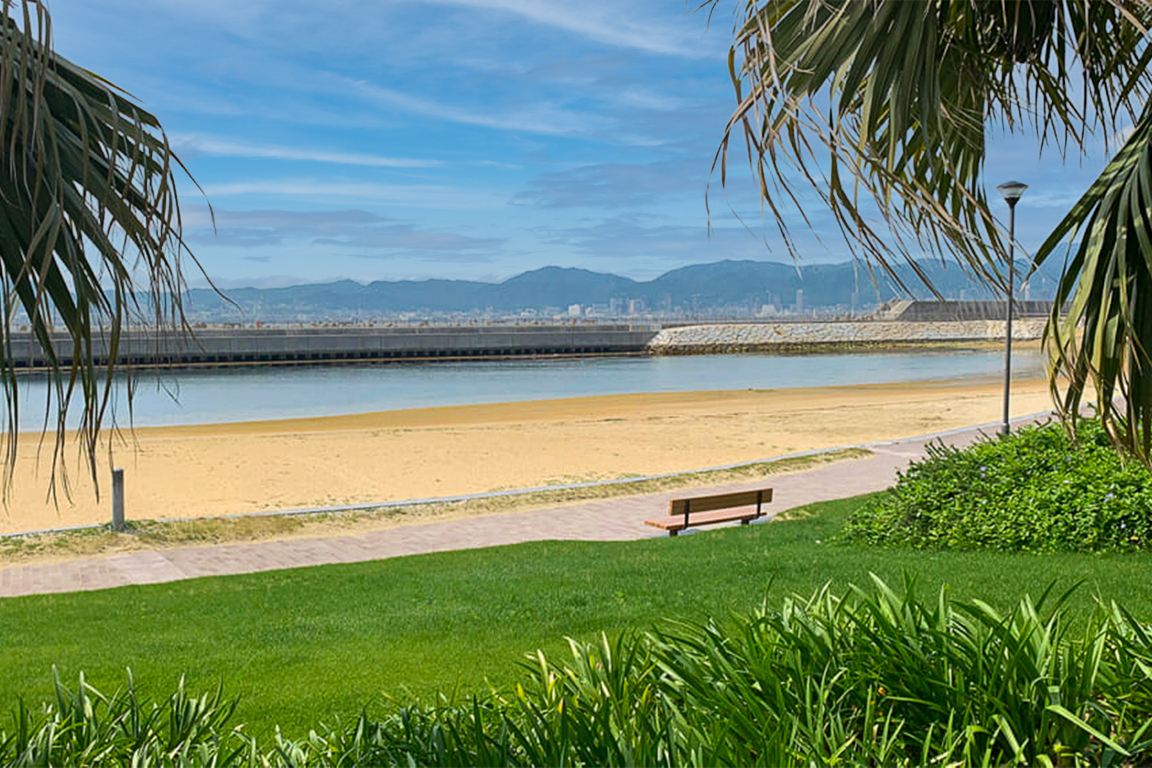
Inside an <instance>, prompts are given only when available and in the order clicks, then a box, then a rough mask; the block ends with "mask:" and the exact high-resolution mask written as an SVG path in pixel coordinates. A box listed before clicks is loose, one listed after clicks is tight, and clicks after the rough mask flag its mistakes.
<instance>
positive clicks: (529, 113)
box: [346, 80, 603, 136]
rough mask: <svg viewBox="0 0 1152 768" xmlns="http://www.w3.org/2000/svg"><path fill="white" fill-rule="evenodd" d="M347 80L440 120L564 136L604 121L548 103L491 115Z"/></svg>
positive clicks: (388, 101)
mask: <svg viewBox="0 0 1152 768" xmlns="http://www.w3.org/2000/svg"><path fill="white" fill-rule="evenodd" d="M346 82H348V83H349V85H350V86H351V87H352V88H354V89H355V90H356V91H358V92H359V93H360V94H361V95H363V96H365V97H367V98H369V99H370V100H372V101H375V102H377V103H379V104H383V105H386V106H390V107H394V108H397V109H402V110H404V111H405V112H412V113H415V114H419V115H425V116H427V117H434V118H437V119H440V120H448V121H451V122H456V123H465V124H468V125H479V126H483V127H485V128H495V129H497V130H505V131H506V130H511V131H525V132H528V133H542V134H547V135H552V136H565V135H573V134H582V133H588V132H590V131H591V130H593V129H594V128H596V127H599V126H601V125H602V124H603V120H599V119H597V118H596V117H594V116H592V115H587V114H581V113H579V112H572V111H570V110H564V109H558V108H556V107H554V106H552V105H550V104H547V103H540V104H535V105H533V106H532V107H530V108H527V109H523V108H519V109H511V110H505V111H502V112H500V113H499V114H492V113H484V112H476V111H471V110H466V109H462V108H461V107H460V106H459V105H458V104H443V103H440V102H436V101H431V100H429V99H424V98H421V97H419V96H412V95H411V94H407V93H402V92H400V91H397V90H394V89H392V88H385V87H383V86H379V85H375V84H373V83H369V82H366V81H364V80H347V81H346Z"/></svg>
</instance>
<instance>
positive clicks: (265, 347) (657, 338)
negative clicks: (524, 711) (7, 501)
mask: <svg viewBox="0 0 1152 768" xmlns="http://www.w3.org/2000/svg"><path fill="white" fill-rule="evenodd" d="M1045 321H1046V319H1045V318H1021V319H1020V320H1018V321H1016V322H1015V323H1014V325H1013V334H1012V335H1013V337H1014V338H1017V339H1037V338H1039V337H1040V334H1041V333H1042V332H1043V329H1044V324H1045ZM1003 338H1004V322H1003V321H1002V320H964V321H946V322H902V321H881V320H858V321H839V322H769V323H713V324H704V325H689V326H680V327H674V328H665V329H663V330H659V331H657V329H656V328H655V327H654V326H645V325H640V326H629V325H586V326H573V325H552V326H531V325H524V326H515V325H508V326H460V327H453V326H441V327H434V326H429V327H401V328H396V327H392V328H385V327H381V328H373V327H367V328H311V327H297V328H236V329H218V328H209V329H197V330H196V331H195V335H194V336H192V337H186V336H183V337H182V336H171V335H169V336H161V335H158V334H156V333H155V332H154V331H151V330H139V329H136V330H133V331H131V332H129V333H127V334H126V335H125V336H124V338H122V339H121V341H120V345H119V347H118V348H117V349H116V350H115V352H114V353H113V350H112V349H111V348H110V345H109V343H108V340H107V339H98V340H97V341H96V343H95V344H94V347H93V350H92V354H93V357H94V358H95V360H96V364H97V365H104V364H105V363H106V362H107V361H108V359H109V358H110V357H112V356H113V354H114V356H115V358H116V362H117V365H120V366H164V367H183V366H219V365H261V364H273V365H274V364H281V365H284V364H299V363H318V364H324V363H330V364H335V363H350V362H374V361H376V362H387V361H401V360H451V359H455V360H467V359H485V358H488V359H491V358H506V357H545V356H553V355H556V356H562V355H639V354H657V355H668V354H700V353H706V352H751V351H765V352H771V351H779V352H786V351H794V350H804V349H810V348H819V347H828V348H835V347H848V348H852V347H867V346H891V345H898V344H916V343H931V342H950V341H988V340H997V339H1003ZM54 343H55V345H56V352H57V355H58V357H59V358H60V361H61V363H62V364H63V365H65V366H67V365H69V364H70V363H71V360H72V354H73V353H72V346H71V342H70V341H69V340H68V338H67V337H66V336H64V335H63V334H56V336H55V337H54ZM10 349H11V352H10V354H11V358H12V360H13V361H14V363H15V365H16V367H17V368H20V369H24V370H36V369H38V368H43V367H44V366H45V360H44V356H43V353H42V352H41V351H40V348H39V346H38V345H37V344H36V343H35V340H34V339H33V338H32V336H31V335H30V334H28V333H16V334H13V336H12V339H11V345H10Z"/></svg>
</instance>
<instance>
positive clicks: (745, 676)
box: [0, 580, 1152, 768]
mask: <svg viewBox="0 0 1152 768" xmlns="http://www.w3.org/2000/svg"><path fill="white" fill-rule="evenodd" d="M1049 597H1050V596H1049V595H1047V594H1045V595H1044V596H1042V597H1041V599H1040V600H1038V601H1036V602H1033V601H1031V600H1029V599H1024V600H1023V601H1021V602H1020V604H1019V605H1018V606H1017V607H1016V608H1015V609H1013V610H1011V611H1009V612H1008V613H1004V614H1001V613H998V612H997V611H995V610H994V609H992V608H990V607H989V606H987V605H986V604H984V603H982V602H979V601H972V602H957V601H953V600H951V599H949V597H948V595H947V592H946V591H941V593H940V594H939V595H937V596H936V597H935V598H934V599H930V600H927V601H923V600H920V599H918V598H917V597H916V595H915V592H914V590H913V589H912V588H911V585H909V584H906V585H905V589H904V591H903V593H902V594H897V593H896V592H895V591H894V590H892V589H890V588H889V587H888V586H887V585H885V584H884V583H882V582H880V581H879V580H876V581H875V584H874V586H873V588H872V589H869V590H861V589H855V588H853V589H852V591H850V592H849V594H848V595H847V596H845V597H843V598H841V597H837V596H835V595H833V594H832V593H831V592H830V591H829V590H828V589H827V588H825V589H824V590H821V591H820V592H818V593H817V594H816V595H815V596H813V597H812V598H810V599H800V598H792V599H790V600H786V601H785V602H784V605H783V607H782V608H781V609H780V610H775V611H767V610H763V611H760V612H757V613H754V614H753V615H751V616H748V617H744V618H740V619H734V620H732V621H729V622H726V623H717V622H709V623H704V624H695V623H679V624H670V625H668V626H667V627H666V628H665V629H663V630H661V631H656V632H650V633H646V634H633V635H624V636H621V637H619V638H617V639H615V640H608V639H607V638H602V639H601V640H600V642H598V643H590V644H582V643H575V642H573V643H572V644H571V650H572V656H571V659H570V660H568V661H567V662H566V663H563V664H555V663H553V662H551V661H550V660H548V659H547V658H545V657H544V656H543V655H540V654H537V655H535V656H533V657H531V658H530V659H529V661H528V662H527V663H526V665H525V667H524V676H523V679H522V681H521V683H520V684H519V685H517V686H516V687H515V688H514V689H513V690H511V691H508V692H503V693H493V694H492V695H490V696H488V697H486V698H483V699H473V700H472V701H470V702H468V703H466V704H459V703H455V702H452V701H449V700H443V701H441V702H440V703H439V704H438V705H435V706H412V707H404V708H400V709H397V710H395V711H393V712H392V713H391V714H389V715H388V716H386V717H384V718H382V719H379V720H374V719H371V718H369V717H367V716H361V717H359V718H357V719H356V720H354V721H352V722H350V723H347V724H345V725H341V724H339V723H338V724H336V725H334V726H330V727H323V726H322V727H318V728H317V729H315V730H314V731H312V732H311V733H310V734H309V735H308V736H307V737H306V738H303V739H299V740H295V741H293V740H290V739H286V738H283V737H282V736H280V734H276V735H275V736H274V737H273V739H272V740H271V742H270V743H268V744H265V745H262V746H261V745H259V744H258V743H257V741H256V740H255V739H252V738H250V737H248V736H245V735H243V733H242V732H241V730H240V729H238V728H229V727H228V719H229V717H230V715H231V707H230V705H229V704H228V703H227V702H225V701H223V700H222V699H221V698H220V696H219V694H217V695H215V696H207V697H201V698H199V699H195V698H191V697H188V696H187V695H185V694H184V693H183V691H182V690H181V691H178V692H177V694H175V695H174V696H172V697H171V698H169V699H168V700H167V701H166V702H165V703H163V704H149V703H146V702H143V701H142V700H140V699H138V698H137V696H136V694H135V692H133V691H132V689H131V687H129V691H128V692H127V693H124V694H117V695H115V696H112V697H104V696H101V695H100V694H99V693H97V692H96V691H94V690H93V689H92V688H91V687H89V686H86V685H85V684H84V683H83V681H81V685H80V688H79V691H78V692H77V693H75V694H73V693H71V692H68V691H66V690H65V689H64V688H63V686H60V685H59V684H58V688H59V690H60V691H61V694H60V698H59V701H58V702H57V704H55V705H51V706H45V707H44V708H42V709H41V710H40V711H39V712H37V713H35V714H30V713H29V712H28V711H27V710H24V709H21V710H20V711H19V712H18V713H17V717H16V727H15V728H14V730H13V731H12V732H10V733H5V732H3V731H0V764H3V765H5V766H39V765H138V766H217V767H219V768H225V767H226V766H233V767H234V768H240V767H243V768H249V767H251V766H299V767H301V768H303V767H305V766H360V765H555V766H577V765H653V766H657V765H659V766H675V765H733V764H735V765H753V764H760V765H812V764H832V763H840V764H849V765H851V764H874V765H928V764H932V765H953V766H961V765H977V764H978V765H1002V764H1025V765H1039V764H1047V765H1122V764H1123V765H1128V764H1143V763H1146V762H1148V761H1149V760H1150V759H1152V638H1150V636H1149V634H1148V631H1147V629H1146V628H1145V627H1143V626H1142V625H1140V624H1139V623H1138V622H1136V621H1135V620H1134V619H1133V618H1132V617H1131V616H1130V615H1129V614H1128V613H1127V612H1125V611H1124V610H1123V609H1122V608H1120V607H1118V606H1115V605H1104V604H1098V606H1097V608H1096V610H1095V612H1094V613H1093V614H1092V615H1091V616H1090V617H1089V618H1088V619H1087V620H1086V621H1085V620H1080V621H1078V622H1075V623H1073V622H1070V618H1071V617H1070V616H1069V615H1068V612H1067V610H1066V608H1065V607H1064V605H1063V600H1061V599H1057V600H1051V599H1049Z"/></svg>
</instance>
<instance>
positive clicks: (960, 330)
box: [648, 318, 1047, 355]
mask: <svg viewBox="0 0 1152 768" xmlns="http://www.w3.org/2000/svg"><path fill="white" fill-rule="evenodd" d="M1046 322H1047V318H1023V319H1021V320H1018V321H1015V322H1013V324H1012V338H1013V339H1021V340H1029V339H1039V338H1040V336H1041V334H1042V333H1043V332H1044V325H1045V323H1046ZM1004 326H1005V323H1004V321H1002V320H961V321H949V322H934V323H910V322H885V321H875V320H873V321H848V322H827V323H819V322H811V323H755V324H747V325H745V324H735V323H733V324H724V325H689V326H683V327H679V328H665V329H663V330H662V331H660V332H659V333H658V334H656V337H655V338H653V339H652V341H651V342H650V343H649V344H648V351H649V352H651V353H652V354H657V355H677V354H680V355H683V354H700V353H705V352H713V353H715V352H754V351H766V352H767V351H788V350H793V349H803V348H811V347H821V346H825V347H868V346H888V345H895V344H917V343H932V342H948V341H995V340H999V339H1003V338H1004V330H1005V329H1004Z"/></svg>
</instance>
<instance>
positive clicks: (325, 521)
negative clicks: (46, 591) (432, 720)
mask: <svg viewBox="0 0 1152 768" xmlns="http://www.w3.org/2000/svg"><path fill="white" fill-rule="evenodd" d="M871 455H872V452H871V451H869V450H866V449H863V448H847V449H844V450H840V451H829V452H827V453H819V454H813V455H811V456H797V457H793V458H786V459H779V460H776V461H761V462H755V463H752V464H746V465H743V466H740V467H734V468H731V469H713V470H704V471H698V472H681V473H678V474H675V475H669V476H667V477H658V478H652V479H638V480H633V481H627V479H626V478H622V479H625V482H619V483H613V484H611V485H590V486H585V487H582V488H556V489H545V490H540V491H532V492H529V493H518V494H515V495H508V496H490V497H486V498H479V499H468V500H465V501H455V502H443V503H429V504H413V505H408V506H401V507H382V508H380V509H375V510H358V511H352V512H319V513H315V514H307V515H299V514H298V515H247V516H241V517H230V518H225V517H209V518H199V519H191V520H138V521H130V523H129V526H130V528H129V530H128V531H126V532H124V533H117V532H115V531H113V530H111V528H110V527H101V528H88V529H83V530H76V531H62V532H59V533H46V534H39V535H35V536H0V565H2V564H5V563H16V562H29V561H34V560H45V559H47V560H55V559H60V558H67V557H82V556H91V555H100V554H108V553H114V552H131V551H139V550H144V549H162V548H166V547H179V546H188V545H197V544H225V543H230V542H242V541H260V540H268V539H276V538H286V537H301V536H325V535H336V534H347V533H351V532H354V531H356V530H372V529H379V528H388V527H393V526H396V525H403V524H406V523H416V522H422V523H423V522H434V521H437V520H450V519H458V518H462V517H475V516H479V515H493V514H500V513H504V512H527V511H529V510H533V509H540V508H541V507H548V506H558V505H562V504H573V503H578V502H581V501H588V500H592V499H606V498H615V497H620V496H635V495H640V494H646V493H658V492H660V491H668V490H675V489H677V488H699V487H704V486H710V485H719V484H722V483H734V482H740V481H743V480H756V479H758V478H766V477H772V476H774V475H778V474H781V473H785V472H799V471H801V470H805V469H811V468H812V467H815V466H820V465H823V464H830V463H832V462H836V461H849V460H853V459H862V458H867V457H869V456H871ZM598 479H600V480H604V479H609V478H598ZM566 481H567V482H579V479H567V480H566Z"/></svg>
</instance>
